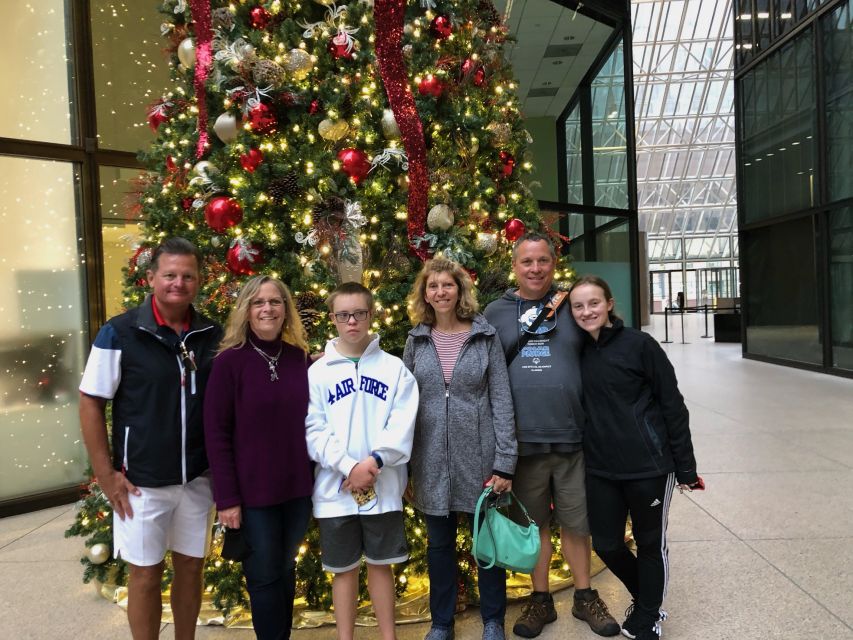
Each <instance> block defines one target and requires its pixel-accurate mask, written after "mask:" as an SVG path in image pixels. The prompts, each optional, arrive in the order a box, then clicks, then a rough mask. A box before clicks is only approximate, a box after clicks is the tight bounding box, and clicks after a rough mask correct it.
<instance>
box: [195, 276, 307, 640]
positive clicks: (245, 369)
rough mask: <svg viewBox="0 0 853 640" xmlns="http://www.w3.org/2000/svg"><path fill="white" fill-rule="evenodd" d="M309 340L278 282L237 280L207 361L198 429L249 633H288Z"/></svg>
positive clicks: (303, 487) (299, 534)
mask: <svg viewBox="0 0 853 640" xmlns="http://www.w3.org/2000/svg"><path fill="white" fill-rule="evenodd" d="M307 350H308V345H307V344H306V341H305V330H304V329H303V327H302V323H301V321H300V319H299V314H298V312H297V311H296V306H295V305H294V303H293V297H292V296H291V294H290V291H289V290H288V289H287V287H286V286H285V285H284V283H283V282H281V281H279V280H276V279H275V278H270V277H268V276H257V277H255V278H252V279H251V280H249V281H248V282H246V284H245V285H243V287H242V289H241V290H240V295H239V296H238V297H237V302H236V304H235V306H234V309H233V310H232V311H231V315H230V317H229V318H228V325H227V327H226V330H225V337H224V338H223V339H222V344H221V345H220V349H219V354H218V355H217V357H216V359H215V360H214V362H213V370H212V371H211V374H210V379H209V381H208V383H207V384H208V386H207V392H206V394H205V403H204V433H205V445H206V448H207V457H208V460H209V461H210V470H211V473H212V476H213V497H214V499H215V500H216V509H217V511H218V515H219V522H220V523H221V524H223V525H225V526H226V527H229V528H232V529H239V528H242V529H243V538H244V539H245V540H246V542H247V543H248V546H249V547H250V549H251V553H250V555H249V556H248V557H247V558H246V559H245V560H243V572H244V573H245V575H246V586H247V587H248V591H249V599H250V601H251V605H252V622H253V625H254V628H255V634H256V635H257V637H258V638H261V639H266V638H270V639H276V640H280V639H282V638H289V637H290V628H291V624H292V618H293V598H294V592H295V587H296V574H295V562H294V558H295V557H296V552H297V548H298V546H299V543H300V542H301V540H302V538H303V536H304V535H305V530H306V529H307V527H308V518H309V516H310V514H311V493H312V488H313V474H312V472H311V465H310V461H309V458H308V450H307V448H306V444H305V416H306V414H307V412H308V375H307V369H308V365H307V358H306V354H307Z"/></svg>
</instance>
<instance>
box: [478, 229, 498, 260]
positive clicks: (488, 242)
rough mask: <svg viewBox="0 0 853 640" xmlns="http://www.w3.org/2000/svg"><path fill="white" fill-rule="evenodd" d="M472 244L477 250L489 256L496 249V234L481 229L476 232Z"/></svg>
mask: <svg viewBox="0 0 853 640" xmlns="http://www.w3.org/2000/svg"><path fill="white" fill-rule="evenodd" d="M474 246H475V247H476V248H477V250H478V251H482V252H483V253H484V254H486V255H487V256H490V255H492V254H493V253H494V252H495V251H497V250H498V236H497V234H494V233H486V232H485V231H481V232H479V233H478V234H477V239H476V240H475V241H474Z"/></svg>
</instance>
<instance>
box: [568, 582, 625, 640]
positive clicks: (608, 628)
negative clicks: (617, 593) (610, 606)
mask: <svg viewBox="0 0 853 640" xmlns="http://www.w3.org/2000/svg"><path fill="white" fill-rule="evenodd" d="M592 594H593V596H594V597H593V598H592V599H591V600H584V599H582V598H575V599H574V604H573V605H572V615H573V616H574V617H575V618H577V619H578V620H585V621H586V623H587V624H588V625H589V628H590V629H592V630H593V631H594V632H595V633H597V634H598V635H600V636H618V635H619V632H620V631H621V630H622V628H621V627H620V626H619V623H618V622H616V620H615V619H614V618H613V616H611V615H610V612H609V611H608V610H607V605H606V604H604V600H602V599H601V598H600V597H599V595H598V591H596V590H595V589H592Z"/></svg>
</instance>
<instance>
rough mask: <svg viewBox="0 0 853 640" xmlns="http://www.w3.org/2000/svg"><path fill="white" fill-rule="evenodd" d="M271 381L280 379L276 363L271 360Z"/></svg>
mask: <svg viewBox="0 0 853 640" xmlns="http://www.w3.org/2000/svg"><path fill="white" fill-rule="evenodd" d="M269 366H270V382H275V381H276V380H278V372H277V371H276V370H275V364H274V363H272V362H270V363H269Z"/></svg>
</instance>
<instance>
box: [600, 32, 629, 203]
mask: <svg viewBox="0 0 853 640" xmlns="http://www.w3.org/2000/svg"><path fill="white" fill-rule="evenodd" d="M591 96H592V145H593V147H592V154H593V173H594V175H595V204H596V205H597V206H600V207H611V208H613V209H627V208H628V150H627V146H626V145H627V142H626V139H625V54H624V51H623V47H622V45H621V44H620V45H619V46H617V47H616V48H615V49H614V50H613V53H611V54H610V57H609V58H608V59H607V61H606V62H605V63H604V66H603V67H602V68H601V71H599V72H598V75H597V76H596V77H595V79H594V80H593V81H592V90H591Z"/></svg>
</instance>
